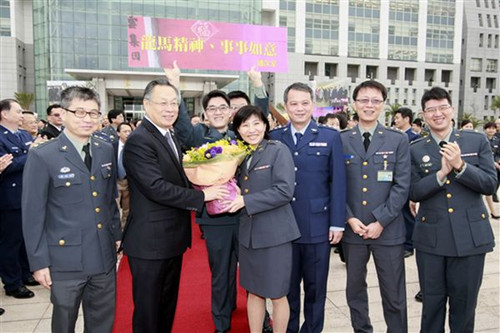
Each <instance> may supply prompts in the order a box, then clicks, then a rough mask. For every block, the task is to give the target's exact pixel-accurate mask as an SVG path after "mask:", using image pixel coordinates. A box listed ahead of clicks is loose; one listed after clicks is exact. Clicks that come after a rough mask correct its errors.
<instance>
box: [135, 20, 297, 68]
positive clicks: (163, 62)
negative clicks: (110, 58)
mask: <svg viewBox="0 0 500 333" xmlns="http://www.w3.org/2000/svg"><path fill="white" fill-rule="evenodd" d="M127 26H128V64H129V66H130V67H156V68H160V67H161V68H167V67H172V64H173V62H174V60H176V61H177V64H178V66H179V67H180V68H183V69H213V70H241V71H248V70H250V68H251V67H252V66H256V69H257V70H259V71H260V72H287V71H288V54H287V30H286V28H277V27H270V26H263V25H249V24H231V23H222V22H212V21H193V20H174V19H162V18H153V17H147V16H129V17H128V19H127Z"/></svg>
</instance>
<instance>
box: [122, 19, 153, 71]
mask: <svg viewBox="0 0 500 333" xmlns="http://www.w3.org/2000/svg"><path fill="white" fill-rule="evenodd" d="M127 26H128V34H127V36H128V38H127V39H128V65H129V67H149V62H148V53H147V51H146V50H141V43H142V37H143V36H144V35H145V34H146V28H145V26H144V17H143V16H129V17H127Z"/></svg>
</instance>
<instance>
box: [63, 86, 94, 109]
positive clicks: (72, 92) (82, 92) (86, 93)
mask: <svg viewBox="0 0 500 333" xmlns="http://www.w3.org/2000/svg"><path fill="white" fill-rule="evenodd" d="M74 99H81V100H82V101H94V102H96V103H97V107H98V108H99V110H100V109H101V99H100V98H99V94H98V93H97V91H95V90H92V89H90V88H87V87H80V86H72V87H68V88H66V89H64V90H63V91H62V92H61V107H62V108H63V109H67V108H69V106H70V104H71V102H72V101H73V100H74Z"/></svg>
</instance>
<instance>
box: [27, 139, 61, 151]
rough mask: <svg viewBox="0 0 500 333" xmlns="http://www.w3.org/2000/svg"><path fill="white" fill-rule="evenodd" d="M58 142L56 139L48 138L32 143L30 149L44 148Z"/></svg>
mask: <svg viewBox="0 0 500 333" xmlns="http://www.w3.org/2000/svg"><path fill="white" fill-rule="evenodd" d="M54 142H56V140H54V139H50V140H47V141H44V142H37V143H32V144H31V146H30V149H33V148H35V149H42V148H44V147H47V146H49V145H50V143H54Z"/></svg>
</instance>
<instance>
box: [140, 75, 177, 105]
mask: <svg viewBox="0 0 500 333" xmlns="http://www.w3.org/2000/svg"><path fill="white" fill-rule="evenodd" d="M156 86H167V87H171V88H172V89H174V91H175V93H176V95H177V96H179V90H177V88H176V87H175V86H174V85H173V84H172V83H170V82H169V81H168V80H167V79H166V78H163V77H160V78H158V79H154V80H153V81H150V82H149V83H148V84H147V85H146V88H144V94H143V95H142V98H143V99H147V100H149V99H150V98H151V94H152V93H153V89H154V87H156ZM178 102H179V103H180V101H178Z"/></svg>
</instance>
